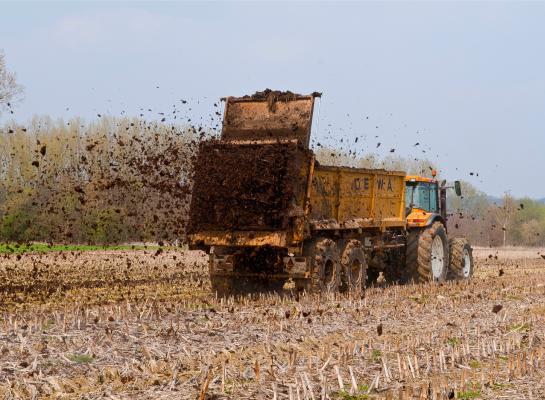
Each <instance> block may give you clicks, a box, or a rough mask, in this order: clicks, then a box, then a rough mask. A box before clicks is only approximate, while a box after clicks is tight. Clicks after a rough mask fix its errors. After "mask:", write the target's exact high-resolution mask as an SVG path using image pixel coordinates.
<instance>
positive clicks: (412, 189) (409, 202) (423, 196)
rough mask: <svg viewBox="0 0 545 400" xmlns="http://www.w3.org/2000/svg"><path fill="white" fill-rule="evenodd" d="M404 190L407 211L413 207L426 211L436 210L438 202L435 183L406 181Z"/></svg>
mask: <svg viewBox="0 0 545 400" xmlns="http://www.w3.org/2000/svg"><path fill="white" fill-rule="evenodd" d="M405 190H406V192H405V205H406V207H407V213H410V212H411V209H413V208H415V207H416V208H420V209H422V210H425V211H428V212H437V211H438V209H439V202H438V197H437V184H436V183H429V182H407V187H406V189H405Z"/></svg>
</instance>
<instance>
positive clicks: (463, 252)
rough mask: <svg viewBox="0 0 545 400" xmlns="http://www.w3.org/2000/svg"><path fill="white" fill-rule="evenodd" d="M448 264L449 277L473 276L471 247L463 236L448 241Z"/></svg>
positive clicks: (465, 277) (461, 278) (464, 277)
mask: <svg viewBox="0 0 545 400" xmlns="http://www.w3.org/2000/svg"><path fill="white" fill-rule="evenodd" d="M449 248H450V251H449V253H450V266H449V278H451V279H457V280H463V279H470V278H471V277H472V276H473V270H474V267H475V265H474V264H473V249H472V248H471V245H470V244H469V243H468V242H467V239H465V238H453V239H450V241H449Z"/></svg>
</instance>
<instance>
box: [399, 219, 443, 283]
mask: <svg viewBox="0 0 545 400" xmlns="http://www.w3.org/2000/svg"><path fill="white" fill-rule="evenodd" d="M448 250H449V249H448V240H447V232H446V230H445V226H444V225H443V224H442V223H441V222H434V223H433V224H432V225H431V226H429V227H427V228H426V229H424V230H420V231H412V232H410V233H409V237H408V239H407V249H406V266H405V267H406V272H407V274H406V275H405V276H406V279H405V280H406V281H409V282H410V281H413V282H415V283H424V282H430V281H435V282H443V281H444V280H445V279H446V278H447V273H448V263H449V257H448Z"/></svg>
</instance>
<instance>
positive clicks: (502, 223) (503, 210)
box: [494, 193, 517, 247]
mask: <svg viewBox="0 0 545 400" xmlns="http://www.w3.org/2000/svg"><path fill="white" fill-rule="evenodd" d="M516 208H517V207H516V205H515V200H514V199H513V197H512V196H511V195H510V194H509V193H505V195H504V196H503V204H502V206H501V207H499V206H497V207H496V209H495V213H494V214H495V215H494V216H495V218H496V223H497V224H498V225H499V227H500V228H501V230H502V231H503V246H504V247H505V245H506V244H507V228H508V226H509V222H510V221H511V217H512V216H513V214H514V212H515V210H516Z"/></svg>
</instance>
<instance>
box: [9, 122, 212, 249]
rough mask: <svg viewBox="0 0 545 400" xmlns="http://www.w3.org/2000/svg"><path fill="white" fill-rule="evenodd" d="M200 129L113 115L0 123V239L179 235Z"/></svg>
mask: <svg viewBox="0 0 545 400" xmlns="http://www.w3.org/2000/svg"><path fill="white" fill-rule="evenodd" d="M203 135H204V131H201V132H199V131H198V130H197V129H195V128H193V127H181V126H173V125H167V124H163V123H160V122H145V121H142V120H138V119H130V118H113V117H101V118H99V119H98V120H97V121H95V122H91V123H84V122H83V121H81V120H78V119H74V120H71V121H68V122H64V121H62V120H59V121H52V120H51V119H48V118H35V119H34V120H32V121H31V123H30V124H28V125H27V126H19V125H14V124H8V125H7V126H5V127H4V128H3V129H2V130H1V133H0V240H3V241H17V242H26V241H45V242H74V243H120V242H132V241H138V242H141V241H150V240H151V241H165V240H168V241H173V240H176V239H179V238H182V237H183V236H184V233H185V231H184V229H185V225H186V218H187V211H188V207H189V200H190V190H191V173H192V165H193V161H194V157H195V154H196V149H197V146H198V141H199V138H200V136H203Z"/></svg>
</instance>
